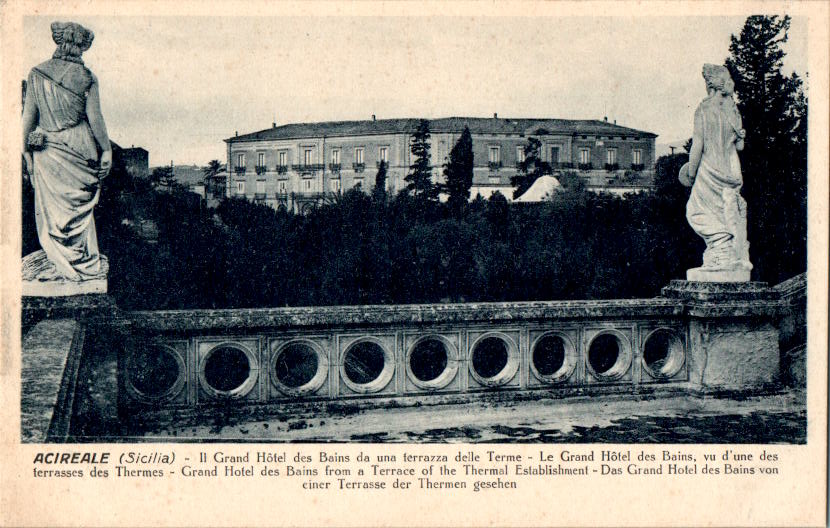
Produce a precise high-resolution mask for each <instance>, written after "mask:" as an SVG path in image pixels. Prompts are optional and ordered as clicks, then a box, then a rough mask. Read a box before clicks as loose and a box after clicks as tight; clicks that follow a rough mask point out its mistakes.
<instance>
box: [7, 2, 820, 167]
mask: <svg viewBox="0 0 830 528" xmlns="http://www.w3.org/2000/svg"><path fill="white" fill-rule="evenodd" d="M53 20H55V17H27V18H26V19H25V20H24V38H25V39H26V42H27V46H26V47H25V48H24V49H25V60H24V61H23V67H22V69H21V71H20V72H19V73H20V78H21V79H24V78H26V76H27V73H28V69H29V68H30V67H31V66H34V65H36V64H38V63H40V62H42V61H44V60H46V59H48V58H50V57H51V54H52V52H53V51H54V44H53V42H52V39H51V31H50V29H49V25H50V23H51V22H52V21H53ZM72 20H73V21H76V22H79V23H81V24H83V25H84V26H85V27H88V28H90V29H92V30H93V32H94V33H95V41H94V42H93V45H92V47H91V48H90V50H89V51H87V52H86V53H85V54H84V61H85V63H86V65H87V66H88V67H89V68H90V69H91V70H92V71H93V72H94V73H95V75H96V76H97V77H98V80H99V86H100V93H101V105H102V112H103V115H104V118H105V120H106V123H107V127H108V129H109V133H110V136H111V138H112V139H113V140H114V141H115V142H117V143H119V144H120V145H122V146H127V147H129V146H131V145H135V146H141V147H143V148H145V149H147V150H148V151H149V153H150V165H151V166H155V165H161V164H166V163H170V162H171V161H173V162H174V163H175V164H177V165H179V164H197V165H205V164H207V162H208V161H209V160H211V159H219V160H222V161H223V162H224V161H225V158H226V151H225V143H224V142H223V141H222V140H223V139H226V138H229V137H231V136H233V135H234V133H235V132H236V131H238V132H239V133H240V134H243V133H248V132H254V131H256V130H261V129H263V128H268V127H270V126H271V124H272V122H276V123H277V124H286V123H295V122H313V121H327V120H345V119H370V118H371V116H372V114H375V115H376V116H377V117H378V119H382V118H393V117H427V118H435V117H447V116H474V117H492V115H493V114H494V113H498V115H499V117H505V118H509V117H548V118H565V119H602V118H603V117H604V116H608V118H609V120H617V123H618V124H621V125H624V126H628V127H632V128H637V129H640V130H647V131H650V132H654V133H655V134H658V135H659V137H658V138H657V142H658V143H668V142H676V141H678V140H682V139H683V138H686V137H689V136H690V135H691V127H692V116H693V112H694V109H695V108H696V106H697V104H698V103H699V102H700V100H701V99H702V98H703V97H704V96H705V87H704V84H703V79H702V77H701V73H700V72H701V68H702V66H703V64H704V63H707V62H711V63H717V64H722V63H723V61H724V59H725V58H726V57H727V56H728V54H729V38H730V35H732V34H735V35H737V34H739V32H740V29H741V27H742V26H743V23H744V20H745V19H744V17H742V16H741V17H649V18H642V17H630V18H625V17H515V18H504V17H498V18H495V17H434V16H433V17H403V16H400V17H190V16H188V17H142V16H130V17H127V16H120V17H96V16H91V17H89V16H87V17H83V16H81V17H75V18H72ZM784 49H785V51H786V52H787V57H786V59H785V63H784V68H785V71H786V72H788V73H789V72H791V71H795V72H797V73H798V74H799V75H801V76H802V77H804V76H805V74H807V73H808V72H807V20H806V18H794V19H793V22H792V26H791V28H790V33H789V41H788V42H787V43H786V44H785V45H784Z"/></svg>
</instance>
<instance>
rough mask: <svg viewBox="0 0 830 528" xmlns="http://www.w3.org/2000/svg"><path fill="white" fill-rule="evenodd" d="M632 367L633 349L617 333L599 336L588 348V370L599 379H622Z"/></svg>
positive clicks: (605, 333)
mask: <svg viewBox="0 0 830 528" xmlns="http://www.w3.org/2000/svg"><path fill="white" fill-rule="evenodd" d="M630 366H631V349H630V347H629V346H628V343H627V341H625V339H624V338H623V337H622V336H621V335H619V334H617V333H616V332H603V333H601V334H599V335H597V336H596V337H595V338H594V339H593V340H592V341H591V344H590V346H589V347H588V368H589V369H590V370H591V372H592V373H593V374H594V375H595V376H596V377H597V378H599V379H602V380H606V381H611V380H615V379H619V378H621V377H622V376H623V375H624V374H625V373H626V372H627V371H628V368H629V367H630Z"/></svg>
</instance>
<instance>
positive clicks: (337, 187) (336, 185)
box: [331, 180, 340, 192]
mask: <svg viewBox="0 0 830 528" xmlns="http://www.w3.org/2000/svg"><path fill="white" fill-rule="evenodd" d="M331 190H332V191H334V192H340V180H331Z"/></svg>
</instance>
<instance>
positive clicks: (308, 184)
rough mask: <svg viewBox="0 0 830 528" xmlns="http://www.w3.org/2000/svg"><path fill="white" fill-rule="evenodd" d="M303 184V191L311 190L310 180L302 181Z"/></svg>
mask: <svg viewBox="0 0 830 528" xmlns="http://www.w3.org/2000/svg"><path fill="white" fill-rule="evenodd" d="M304 182H305V190H306V191H310V190H311V180H304Z"/></svg>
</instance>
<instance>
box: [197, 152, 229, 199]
mask: <svg viewBox="0 0 830 528" xmlns="http://www.w3.org/2000/svg"><path fill="white" fill-rule="evenodd" d="M223 168H224V167H223V166H222V163H221V162H220V161H219V160H210V161H209V162H208V164H207V165H206V166H205V167H203V168H202V174H204V175H205V179H204V182H203V183H204V185H205V194H210V193H213V196H214V198H218V197H220V196H221V195H223V194H224V193H225V186H224V185H221V183H222V182H221V181H220V179H219V177H218V176H219V173H220V172H222V169H223Z"/></svg>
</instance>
